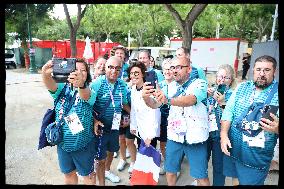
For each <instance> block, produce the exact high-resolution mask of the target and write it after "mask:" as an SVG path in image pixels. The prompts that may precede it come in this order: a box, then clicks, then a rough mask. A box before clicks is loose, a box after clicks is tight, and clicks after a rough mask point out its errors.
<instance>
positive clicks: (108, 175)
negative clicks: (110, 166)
mask: <svg viewBox="0 0 284 189" xmlns="http://www.w3.org/2000/svg"><path fill="white" fill-rule="evenodd" d="M105 178H106V179H108V180H110V181H111V182H112V183H118V182H119V181H120V178H119V177H118V176H116V175H115V174H113V173H112V172H110V171H105Z"/></svg>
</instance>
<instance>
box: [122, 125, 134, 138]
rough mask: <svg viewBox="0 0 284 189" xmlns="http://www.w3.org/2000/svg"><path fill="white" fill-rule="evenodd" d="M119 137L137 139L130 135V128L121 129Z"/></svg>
mask: <svg viewBox="0 0 284 189" xmlns="http://www.w3.org/2000/svg"><path fill="white" fill-rule="evenodd" d="M119 135H125V137H126V138H127V139H135V135H133V134H131V133H130V126H128V127H119Z"/></svg>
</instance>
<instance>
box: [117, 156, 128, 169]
mask: <svg viewBox="0 0 284 189" xmlns="http://www.w3.org/2000/svg"><path fill="white" fill-rule="evenodd" d="M126 164H127V162H126V161H124V160H123V159H120V160H119V163H118V165H117V167H116V169H117V170H118V171H122V170H123V169H124V168H125V166H126Z"/></svg>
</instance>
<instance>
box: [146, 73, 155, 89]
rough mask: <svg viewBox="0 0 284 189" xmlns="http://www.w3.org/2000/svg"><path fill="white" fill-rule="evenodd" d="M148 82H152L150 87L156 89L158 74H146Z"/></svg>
mask: <svg viewBox="0 0 284 189" xmlns="http://www.w3.org/2000/svg"><path fill="white" fill-rule="evenodd" d="M145 80H146V82H150V84H149V85H151V86H154V89H156V83H155V81H156V73H155V71H149V72H146V77H145Z"/></svg>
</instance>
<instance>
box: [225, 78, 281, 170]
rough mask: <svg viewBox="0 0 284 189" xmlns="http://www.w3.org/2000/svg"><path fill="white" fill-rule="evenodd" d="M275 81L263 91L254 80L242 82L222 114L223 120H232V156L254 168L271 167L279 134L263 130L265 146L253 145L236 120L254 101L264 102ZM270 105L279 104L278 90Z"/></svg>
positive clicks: (230, 133)
mask: <svg viewBox="0 0 284 189" xmlns="http://www.w3.org/2000/svg"><path fill="white" fill-rule="evenodd" d="M275 82H276V81H275V80H274V81H273V82H272V84H271V85H270V86H268V87H267V88H266V89H264V90H262V91H257V90H256V88H255V85H254V83H253V81H247V82H244V83H241V84H240V85H239V86H238V87H237V89H236V90H235V91H234V92H233V94H232V96H231V97H230V99H229V100H228V102H227V104H226V108H225V110H224V112H223V115H222V120H227V121H231V122H232V123H231V127H230V130H229V133H228V134H229V138H230V141H231V145H232V149H231V157H233V158H235V159H237V160H239V161H240V162H242V163H243V164H244V165H246V166H249V167H252V168H257V169H268V168H269V164H270V162H271V159H272V157H273V152H274V147H275V145H276V142H277V138H278V135H277V134H275V133H271V132H268V131H263V132H264V140H263V141H264V145H263V147H254V146H252V147H251V146H249V144H248V142H247V140H244V137H243V135H242V131H240V130H239V129H237V127H236V120H237V118H238V117H240V116H241V115H242V113H243V112H244V111H246V110H247V109H248V108H249V107H250V105H251V104H252V103H253V102H259V103H264V102H265V101H266V99H267V97H268V95H269V93H270V91H271V89H272V87H273V85H274V84H275ZM270 105H275V106H279V101H278V92H276V93H275V94H274V95H273V98H272V99H271V102H270ZM250 140H252V139H250ZM260 144H261V143H260Z"/></svg>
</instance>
